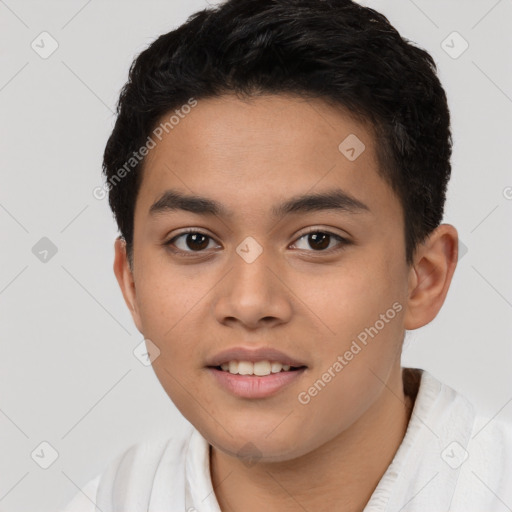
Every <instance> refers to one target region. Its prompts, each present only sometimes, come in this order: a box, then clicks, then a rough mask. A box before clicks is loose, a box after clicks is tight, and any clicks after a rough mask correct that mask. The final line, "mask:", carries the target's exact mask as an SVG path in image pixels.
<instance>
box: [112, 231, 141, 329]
mask: <svg viewBox="0 0 512 512" xmlns="http://www.w3.org/2000/svg"><path fill="white" fill-rule="evenodd" d="M114 251H115V257H114V274H115V275H116V279H117V282H118V284H119V287H120V288H121V292H122V293H123V297H124V301H125V302H126V305H127V306H128V309H129V310H130V313H131V315H132V318H133V321H134V322H135V325H136V327H137V329H138V330H139V332H140V333H141V334H142V322H141V319H140V314H139V310H138V307H137V296H136V291H135V281H134V279H133V272H132V269H131V268H130V264H129V262H128V257H127V254H126V242H125V240H124V239H123V238H122V237H120V236H118V237H117V238H116V241H115V243H114Z"/></svg>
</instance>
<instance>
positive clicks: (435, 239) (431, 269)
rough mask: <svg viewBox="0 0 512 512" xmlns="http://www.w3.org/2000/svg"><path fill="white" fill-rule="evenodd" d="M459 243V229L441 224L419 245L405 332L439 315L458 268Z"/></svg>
mask: <svg viewBox="0 0 512 512" xmlns="http://www.w3.org/2000/svg"><path fill="white" fill-rule="evenodd" d="M458 243H459V238H458V233H457V230H456V229H455V227H453V226H452V225H450V224H441V225H440V226H439V227H437V228H436V229H435V230H434V231H433V232H432V233H431V234H430V236H429V237H428V239H427V240H426V241H425V242H424V243H423V244H421V245H420V246H418V248H417V251H416V254H415V257H414V262H413V265H412V266H411V269H410V273H409V296H408V300H407V307H406V312H405V317H404V327H405V329H408V330H412V329H418V328H419V327H422V326H424V325H426V324H428V323H429V322H431V321H432V320H433V319H434V318H435V317H436V316H437V313H438V312H439V310H440V309H441V306H442V305H443V303H444V300H445V298H446V294H447V293H448V288H449V287H450V283H451V281H452V277H453V273H454V272H455V267H456V266H457V259H458Z"/></svg>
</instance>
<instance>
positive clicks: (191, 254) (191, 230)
mask: <svg viewBox="0 0 512 512" xmlns="http://www.w3.org/2000/svg"><path fill="white" fill-rule="evenodd" d="M312 233H323V234H324V235H328V236H330V237H333V238H335V239H336V240H337V241H338V242H339V245H338V247H335V248H332V247H331V248H330V249H324V250H319V251H315V250H306V249H298V250H299V251H302V252H303V253H304V252H307V253H313V254H314V253H317V254H321V255H322V254H332V253H335V252H338V251H340V250H343V249H345V246H347V245H350V244H351V242H350V241H349V240H347V239H346V238H344V237H342V236H340V235H337V234H336V233H332V232H331V231H327V230H323V229H318V228H312V229H310V230H308V231H306V232H305V233H302V234H301V235H300V236H299V237H298V238H296V239H295V242H297V241H299V240H300V239H302V238H304V237H305V236H307V235H310V234H312ZM187 234H197V235H204V236H206V237H207V238H209V239H210V240H214V238H213V237H211V236H210V235H208V234H207V233H204V232H203V231H200V230H198V229H194V228H188V229H185V230H184V231H182V232H181V233H179V234H177V235H175V236H173V237H172V238H171V239H170V240H168V241H167V242H164V243H163V245H164V246H166V247H169V248H170V250H171V251H172V252H173V253H175V254H177V255H179V256H183V257H194V256H197V255H198V254H202V253H205V252H206V250H201V251H183V250H182V249H176V248H172V247H171V246H172V244H173V243H174V242H175V241H176V240H177V239H178V238H180V237H182V236H184V235H187ZM295 242H294V243H295Z"/></svg>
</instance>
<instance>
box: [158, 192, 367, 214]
mask: <svg viewBox="0 0 512 512" xmlns="http://www.w3.org/2000/svg"><path fill="white" fill-rule="evenodd" d="M177 210H184V211H188V212H192V213H197V214H199V215H217V216H220V217H232V216H233V212H232V211H230V210H228V209H227V208H226V207H225V206H224V205H222V204H221V203H219V202H218V201H215V200H213V199H209V198H207V197H202V196H196V195H188V194H184V193H182V192H179V191H178V190H172V189H171V190H167V191H165V192H164V193H163V194H162V196H161V197H160V199H158V200H157V201H156V202H155V203H153V205H152V206H151V207H150V209H149V213H150V214H151V215H154V214H158V213H164V212H173V211H177ZM323 210H336V211H339V212H342V213H350V214H355V213H364V212H371V210H370V208H369V207H368V206H367V205H366V204H365V203H363V202H362V201H360V200H359V199H357V198H355V197H353V196H352V195H350V194H348V193H347V192H345V191H343V190H341V189H334V190H328V191H325V192H319V193H316V194H303V195H298V196H295V197H292V198H291V199H289V200H287V201H285V202H284V203H281V204H279V205H276V206H274V207H273V208H272V210H271V213H272V215H273V216H274V217H277V218H281V217H284V216H285V215H290V214H300V213H308V212H314V211H323Z"/></svg>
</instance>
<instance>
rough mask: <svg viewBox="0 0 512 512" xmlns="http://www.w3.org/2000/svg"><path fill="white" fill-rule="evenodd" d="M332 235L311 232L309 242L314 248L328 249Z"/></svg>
mask: <svg viewBox="0 0 512 512" xmlns="http://www.w3.org/2000/svg"><path fill="white" fill-rule="evenodd" d="M330 237H331V235H328V234H327V233H321V232H318V233H310V234H309V235H308V243H309V245H310V246H311V247H312V248H313V249H327V247H329V242H330Z"/></svg>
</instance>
